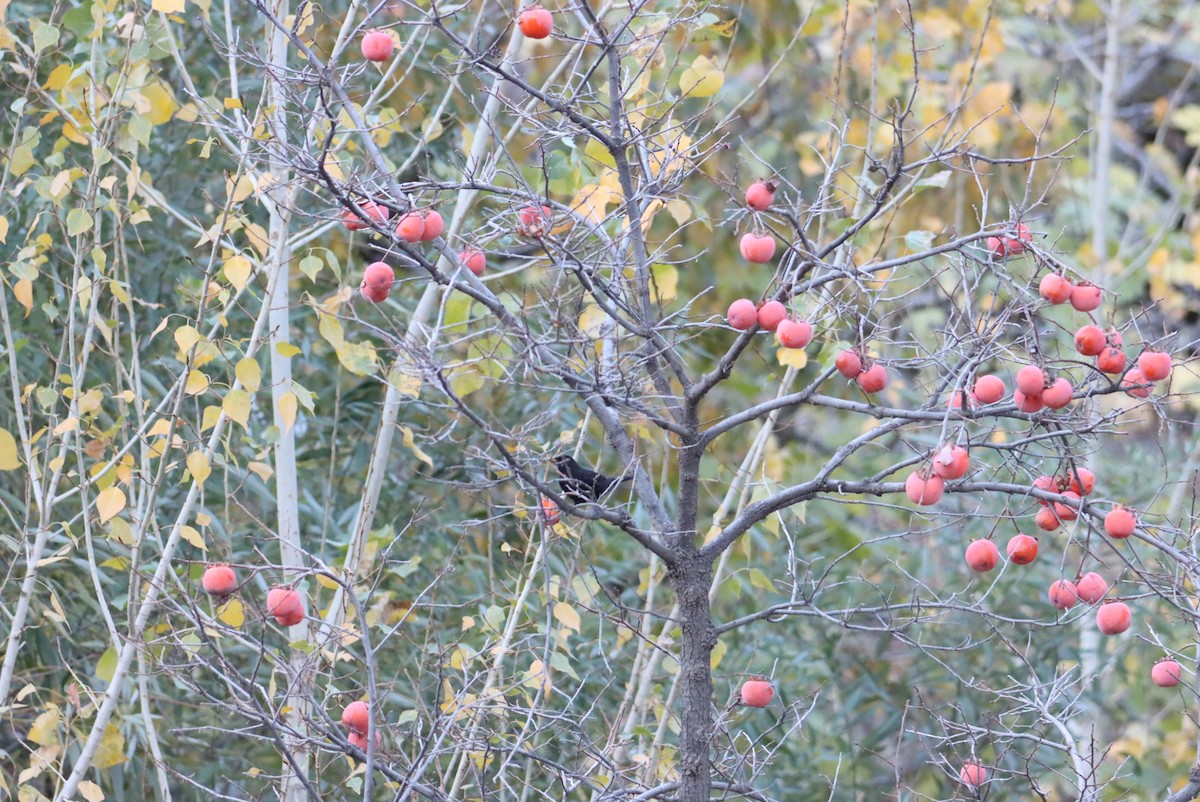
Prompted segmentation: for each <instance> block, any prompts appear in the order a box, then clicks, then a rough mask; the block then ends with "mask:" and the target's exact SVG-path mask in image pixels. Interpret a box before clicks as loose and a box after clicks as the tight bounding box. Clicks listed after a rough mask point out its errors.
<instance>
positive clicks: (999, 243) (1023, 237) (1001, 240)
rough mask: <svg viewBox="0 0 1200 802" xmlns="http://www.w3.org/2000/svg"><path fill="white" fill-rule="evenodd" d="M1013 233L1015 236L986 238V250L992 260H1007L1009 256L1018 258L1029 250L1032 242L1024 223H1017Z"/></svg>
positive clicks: (1031, 236)
mask: <svg viewBox="0 0 1200 802" xmlns="http://www.w3.org/2000/svg"><path fill="white" fill-rule="evenodd" d="M1013 231H1015V232H1016V235H1017V236H1015V237H988V238H987V247H988V250H989V251H991V254H992V256H993V257H994V258H996V259H1007V258H1008V257H1009V256H1020V255H1021V254H1023V253H1025V251H1027V250H1028V249H1029V243H1030V242H1031V241H1032V240H1033V235H1032V234H1031V233H1030V232H1029V228H1028V227H1026V225H1025V224H1024V223H1017V224H1016V226H1014V227H1013Z"/></svg>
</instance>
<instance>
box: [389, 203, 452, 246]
mask: <svg viewBox="0 0 1200 802" xmlns="http://www.w3.org/2000/svg"><path fill="white" fill-rule="evenodd" d="M445 230H446V221H445V220H443V219H442V216H441V214H439V213H438V212H436V211H432V210H430V211H427V212H415V211H414V212H408V213H407V214H404V215H401V216H400V221H399V222H398V223H397V224H396V236H397V237H399V238H400V239H402V240H404V241H405V242H430V241H431V240H435V239H437V238H438V237H440V236H442V232H443V231H445Z"/></svg>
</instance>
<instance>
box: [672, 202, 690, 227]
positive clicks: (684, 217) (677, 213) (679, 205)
mask: <svg viewBox="0 0 1200 802" xmlns="http://www.w3.org/2000/svg"><path fill="white" fill-rule="evenodd" d="M667 211H668V212H670V213H671V218H672V219H673V220H674V221H675V222H676V223H677V224H678V225H683V224H684V223H686V222H687V221H688V220H691V219H692V206H691V204H689V203H688V202H687V201H685V200H684V199H683V198H676V199H675V200H673V201H669V202H668V203H667Z"/></svg>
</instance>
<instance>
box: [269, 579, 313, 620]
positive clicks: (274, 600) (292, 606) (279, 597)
mask: <svg viewBox="0 0 1200 802" xmlns="http://www.w3.org/2000/svg"><path fill="white" fill-rule="evenodd" d="M267 615H270V616H273V617H274V618H275V622H276V623H277V624H279V625H280V626H281V627H291V626H295V625H296V624H299V623H300V622H301V621H303V620H304V600H303V599H302V598H300V593H299V592H298V591H297V590H296V589H295V588H287V587H275V588H271V589H270V590H269V591H267Z"/></svg>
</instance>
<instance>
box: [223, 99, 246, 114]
mask: <svg viewBox="0 0 1200 802" xmlns="http://www.w3.org/2000/svg"><path fill="white" fill-rule="evenodd" d="M241 108H244V107H243V106H242V101H241V99H240V98H236V97H227V98H225V111H229V110H230V109H241Z"/></svg>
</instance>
